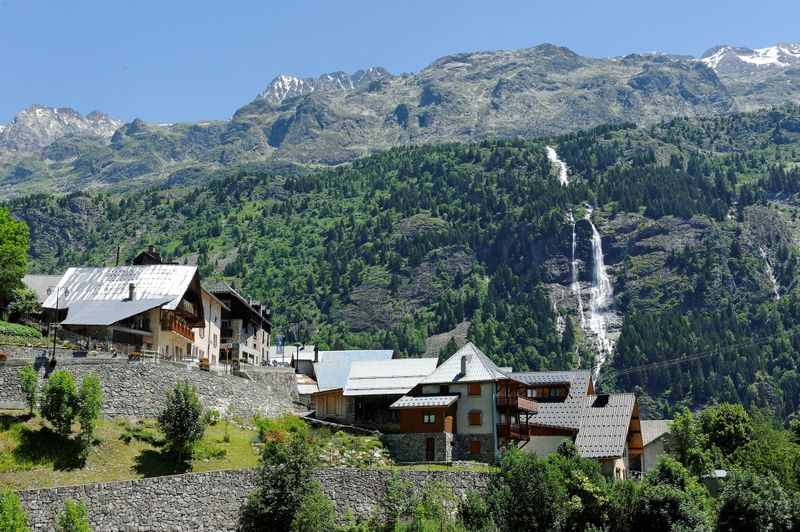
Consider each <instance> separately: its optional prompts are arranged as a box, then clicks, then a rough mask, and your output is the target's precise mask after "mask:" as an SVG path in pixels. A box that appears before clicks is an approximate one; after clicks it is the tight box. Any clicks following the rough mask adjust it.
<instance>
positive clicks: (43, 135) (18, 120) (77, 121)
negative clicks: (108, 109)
mask: <svg viewBox="0 0 800 532" xmlns="http://www.w3.org/2000/svg"><path fill="white" fill-rule="evenodd" d="M123 123H124V122H123V121H122V120H117V119H115V118H112V117H110V116H108V115H107V114H105V113H102V112H100V111H93V112H91V113H89V114H88V115H87V116H85V117H84V116H82V115H81V114H80V113H79V112H78V111H76V110H75V109H71V108H69V107H61V108H55V107H47V106H45V105H41V104H33V105H31V106H30V107H28V108H27V109H25V110H24V111H22V112H20V113H19V114H17V115H16V116H15V117H14V118H13V119H12V120H11V122H9V124H8V125H7V126H4V127H2V128H1V129H0V149H5V150H10V151H21V152H29V151H35V150H38V149H41V148H43V147H45V146H47V145H49V144H51V143H52V142H54V141H56V140H58V139H60V138H61V137H64V136H65V135H70V134H73V133H84V134H89V135H95V136H100V137H110V136H111V135H113V134H114V131H115V130H116V129H117V128H118V127H120V126H121V125H122V124H123Z"/></svg>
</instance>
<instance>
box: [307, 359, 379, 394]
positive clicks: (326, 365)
mask: <svg viewBox="0 0 800 532" xmlns="http://www.w3.org/2000/svg"><path fill="white" fill-rule="evenodd" d="M320 353H323V351H321V352H320ZM324 353H325V356H324V358H323V361H322V362H317V363H316V364H314V375H315V376H316V378H317V385H318V386H319V391H320V392H327V391H329V390H339V389H343V388H344V387H345V385H346V384H347V376H348V375H349V374H350V364H352V363H353V362H357V361H363V360H390V359H391V358H392V355H393V354H394V351H391V350H378V351H324Z"/></svg>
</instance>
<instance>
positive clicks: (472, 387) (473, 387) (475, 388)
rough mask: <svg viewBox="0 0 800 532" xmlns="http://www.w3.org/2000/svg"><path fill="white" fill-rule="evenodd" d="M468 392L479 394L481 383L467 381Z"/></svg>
mask: <svg viewBox="0 0 800 532" xmlns="http://www.w3.org/2000/svg"><path fill="white" fill-rule="evenodd" d="M468 389H469V394H470V395H480V394H481V383H479V382H471V383H469V388H468Z"/></svg>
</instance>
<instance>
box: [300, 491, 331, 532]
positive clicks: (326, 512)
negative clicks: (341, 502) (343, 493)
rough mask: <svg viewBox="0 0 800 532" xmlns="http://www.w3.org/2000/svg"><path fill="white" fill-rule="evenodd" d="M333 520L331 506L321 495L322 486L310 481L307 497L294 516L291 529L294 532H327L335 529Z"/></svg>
mask: <svg viewBox="0 0 800 532" xmlns="http://www.w3.org/2000/svg"><path fill="white" fill-rule="evenodd" d="M335 519H336V511H335V510H334V509H333V504H331V501H329V500H328V498H327V497H326V496H325V493H323V491H322V486H320V485H319V483H318V482H316V481H312V482H311V486H310V491H309V493H308V495H306V497H305V498H304V499H303V502H302V503H301V504H300V508H298V509H297V513H295V514H294V518H293V519H292V526H291V529H292V530H293V531H296V532H328V531H329V530H335V529H336V523H335Z"/></svg>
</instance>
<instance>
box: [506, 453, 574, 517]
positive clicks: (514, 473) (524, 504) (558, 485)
mask: <svg viewBox="0 0 800 532" xmlns="http://www.w3.org/2000/svg"><path fill="white" fill-rule="evenodd" d="M561 480H562V479H561V478H560V475H559V473H558V471H557V470H556V469H555V468H554V467H552V466H551V465H550V463H549V462H548V461H547V460H544V459H541V458H538V457H537V456H536V455H535V454H533V453H526V452H522V451H519V450H518V449H516V448H515V447H511V448H510V449H509V450H508V451H507V452H506V453H505V454H504V455H503V457H502V459H501V460H500V471H499V473H498V474H497V476H496V477H495V483H494V486H493V490H492V494H491V499H490V500H491V504H492V507H493V510H494V512H495V519H496V521H497V525H498V527H499V528H500V529H501V530H558V529H559V528H560V527H561V526H562V525H563V524H564V520H565V518H566V510H565V509H566V503H567V494H566V488H565V487H564V485H563V483H562V482H561ZM536 493H540V494H544V493H546V494H547V496H546V497H535V496H531V494H536Z"/></svg>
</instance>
